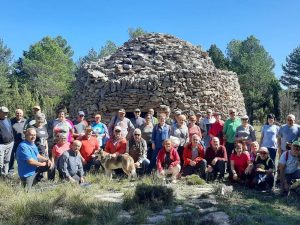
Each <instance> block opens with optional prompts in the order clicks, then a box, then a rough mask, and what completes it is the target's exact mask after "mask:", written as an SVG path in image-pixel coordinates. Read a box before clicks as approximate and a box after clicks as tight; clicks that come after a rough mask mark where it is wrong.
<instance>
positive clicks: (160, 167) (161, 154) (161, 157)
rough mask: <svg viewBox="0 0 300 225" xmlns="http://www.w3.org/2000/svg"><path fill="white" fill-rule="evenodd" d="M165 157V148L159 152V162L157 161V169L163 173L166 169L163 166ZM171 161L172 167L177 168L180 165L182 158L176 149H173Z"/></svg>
mask: <svg viewBox="0 0 300 225" xmlns="http://www.w3.org/2000/svg"><path fill="white" fill-rule="evenodd" d="M165 157H166V150H165V147H163V148H162V149H161V150H159V152H158V155H157V161H156V167H157V170H158V171H159V172H161V171H162V170H163V169H164V168H163V165H164V163H165ZM170 159H171V160H172V163H171V165H170V167H174V166H177V165H178V164H179V163H180V158H179V155H178V152H177V151H176V149H175V148H172V149H171V151H170ZM170 167H169V168H170Z"/></svg>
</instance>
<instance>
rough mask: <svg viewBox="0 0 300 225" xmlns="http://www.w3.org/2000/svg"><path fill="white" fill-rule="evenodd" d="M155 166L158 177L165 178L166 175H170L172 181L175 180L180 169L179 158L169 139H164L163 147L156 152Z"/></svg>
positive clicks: (174, 181)
mask: <svg viewBox="0 0 300 225" xmlns="http://www.w3.org/2000/svg"><path fill="white" fill-rule="evenodd" d="M156 166H157V176H158V177H159V178H162V179H165V178H166V176H167V175H171V176H172V183H176V182H177V180H176V179H177V175H178V174H179V172H180V169H181V167H180V158H179V155H178V152H177V151H176V149H175V148H173V144H172V141H171V140H170V139H166V140H165V141H164V143H163V148H162V149H161V150H160V151H159V152H158V156H157V162H156Z"/></svg>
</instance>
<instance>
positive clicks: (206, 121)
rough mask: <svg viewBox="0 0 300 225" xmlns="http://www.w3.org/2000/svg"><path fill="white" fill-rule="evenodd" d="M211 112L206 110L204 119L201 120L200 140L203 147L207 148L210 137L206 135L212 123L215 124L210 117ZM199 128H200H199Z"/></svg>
mask: <svg viewBox="0 0 300 225" xmlns="http://www.w3.org/2000/svg"><path fill="white" fill-rule="evenodd" d="M212 113H213V112H212V110H211V109H208V110H207V111H206V117H205V118H204V119H203V125H204V132H203V133H202V138H203V141H204V146H205V147H206V148H207V147H209V145H210V139H211V138H210V136H209V135H208V133H209V131H210V127H211V125H212V124H213V123H215V122H216V119H215V117H213V116H212ZM200 128H201V127H200Z"/></svg>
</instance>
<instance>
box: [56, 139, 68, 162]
mask: <svg viewBox="0 0 300 225" xmlns="http://www.w3.org/2000/svg"><path fill="white" fill-rule="evenodd" d="M69 149H70V143H69V142H66V143H65V144H63V145H61V144H56V145H54V146H53V148H52V156H53V157H54V160H57V159H58V158H59V157H60V156H61V155H62V154H63V153H64V152H65V151H68V150H69Z"/></svg>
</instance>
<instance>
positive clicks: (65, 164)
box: [0, 106, 300, 192]
mask: <svg viewBox="0 0 300 225" xmlns="http://www.w3.org/2000/svg"><path fill="white" fill-rule="evenodd" d="M8 113H9V110H8V109H7V108H6V107H4V106H2V107H1V108H0V167H1V176H8V175H9V174H14V161H15V159H16V160H17V163H18V174H19V176H20V179H21V181H22V182H23V184H24V185H25V186H27V187H28V188H31V187H32V185H33V184H34V183H35V182H37V181H39V180H40V179H42V178H43V176H44V175H45V172H46V171H48V178H49V179H54V178H55V170H56V169H57V170H58V174H59V177H60V178H61V179H67V180H69V181H71V182H78V183H80V182H84V176H85V174H86V173H87V172H89V171H90V170H91V168H94V169H95V170H98V169H100V167H101V162H100V159H99V158H98V156H97V153H98V152H99V151H104V152H105V154H106V155H108V156H109V157H117V156H118V155H120V154H129V155H130V156H131V157H132V158H133V160H134V163H135V167H136V169H137V171H138V173H139V174H140V175H144V174H150V173H151V172H153V171H154V170H155V171H156V173H157V176H158V177H160V178H162V179H166V178H167V177H168V176H170V178H171V182H173V183H176V181H177V179H178V177H179V176H187V175H191V174H197V175H199V177H201V178H204V179H206V180H208V181H211V180H215V179H219V180H223V179H224V175H225V174H226V173H228V174H229V180H231V181H232V182H242V183H245V184H247V185H249V187H253V188H254V187H255V188H259V189H271V188H272V187H273V185H274V175H275V174H276V168H277V167H276V165H275V159H276V155H278V156H279V164H278V179H279V178H280V183H281V186H282V190H283V192H287V191H289V187H290V184H291V181H292V180H293V179H300V169H299V167H298V157H299V156H300V141H299V137H300V127H299V125H297V124H296V123H295V116H294V115H288V116H287V122H286V124H284V125H282V126H280V127H279V126H278V125H277V124H276V121H275V116H274V115H273V114H269V115H268V116H267V121H266V124H265V125H263V127H262V129H261V139H260V140H256V134H255V129H254V128H253V126H252V125H250V124H249V118H248V116H247V115H243V116H242V117H240V118H239V117H238V116H237V115H236V110H235V109H230V110H229V115H228V116H229V118H228V119H227V120H226V121H225V122H224V121H222V120H221V115H220V114H219V113H218V112H214V113H213V111H212V110H210V109H208V110H207V111H206V115H202V113H200V112H196V113H194V112H188V115H185V114H184V113H183V112H182V111H181V110H176V111H175V112H174V113H171V110H170V108H169V107H168V106H162V107H160V110H159V112H158V113H157V116H158V117H157V118H156V117H155V113H154V110H153V109H149V110H148V112H147V114H146V116H145V117H144V118H143V117H142V116H141V110H140V109H138V108H137V109H135V110H134V118H131V119H129V118H127V117H126V111H125V109H120V110H118V112H117V114H116V115H115V116H113V117H112V119H111V121H110V122H109V123H108V124H107V126H106V124H104V123H102V122H101V114H96V115H95V116H94V120H93V121H92V122H87V121H86V120H85V112H84V111H79V112H78V115H77V117H76V118H75V119H74V120H73V121H72V120H70V119H69V118H67V116H66V115H67V114H66V112H65V111H64V110H60V111H59V112H58V117H57V118H56V119H54V120H50V121H47V120H46V116H45V114H43V113H42V112H41V108H40V106H34V107H33V117H32V118H29V119H25V118H24V113H23V111H22V110H21V109H17V110H16V111H15V117H14V118H12V119H11V120H10V119H9V118H8ZM171 114H174V118H171Z"/></svg>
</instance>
